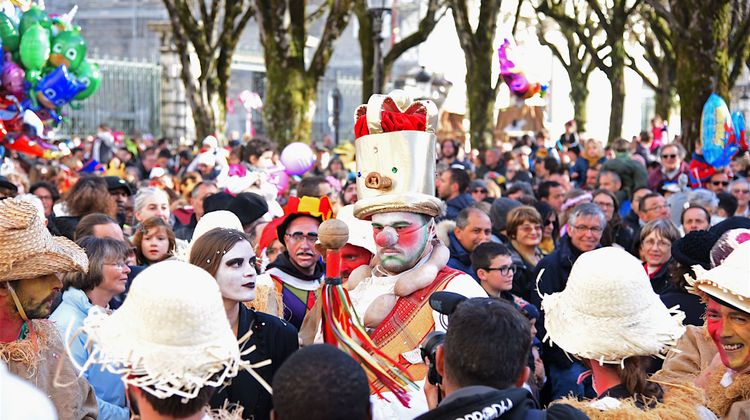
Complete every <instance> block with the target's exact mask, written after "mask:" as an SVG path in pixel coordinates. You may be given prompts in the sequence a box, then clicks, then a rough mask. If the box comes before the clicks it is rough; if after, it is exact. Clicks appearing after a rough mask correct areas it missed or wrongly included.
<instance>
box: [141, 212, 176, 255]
mask: <svg viewBox="0 0 750 420" xmlns="http://www.w3.org/2000/svg"><path fill="white" fill-rule="evenodd" d="M133 244H134V245H135V249H136V256H137V257H138V263H139V264H140V265H146V266H148V265H151V264H155V263H158V262H159V261H164V260H166V259H167V258H171V257H172V256H174V252H175V246H176V245H175V236H174V232H173V231H172V227H171V226H169V224H168V223H167V222H165V221H164V219H162V218H161V217H158V216H155V217H151V218H149V219H146V220H145V221H143V223H141V224H140V225H138V227H137V228H136V231H135V236H133Z"/></svg>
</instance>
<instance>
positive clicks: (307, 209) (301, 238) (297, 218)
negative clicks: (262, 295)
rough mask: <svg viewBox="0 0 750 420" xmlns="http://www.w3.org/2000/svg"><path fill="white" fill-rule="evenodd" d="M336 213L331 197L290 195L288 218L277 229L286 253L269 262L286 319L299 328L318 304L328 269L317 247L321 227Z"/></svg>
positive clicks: (285, 212)
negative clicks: (321, 286) (317, 295)
mask: <svg viewBox="0 0 750 420" xmlns="http://www.w3.org/2000/svg"><path fill="white" fill-rule="evenodd" d="M332 215H333V207H332V206H331V201H330V200H329V199H328V197H323V198H315V197H307V196H305V197H302V198H297V197H290V198H289V203H287V205H286V207H285V208H284V220H283V221H282V222H281V223H279V225H278V227H277V228H276V233H277V235H278V238H279V241H280V242H281V244H282V245H284V246H285V247H286V251H284V253H282V254H279V255H278V256H277V257H276V260H275V261H273V262H272V263H271V264H269V265H268V271H267V272H268V274H270V275H271V278H272V279H273V281H274V285H275V286H276V291H277V293H280V294H281V297H282V301H283V303H284V320H286V321H288V322H289V323H291V324H292V325H294V326H295V327H296V328H297V329H298V330H299V329H300V326H301V325H302V321H303V320H304V319H305V316H306V315H307V312H308V311H309V310H310V309H312V307H313V305H314V304H315V291H316V290H318V287H319V286H320V283H321V281H322V280H323V276H324V274H325V268H324V266H323V263H322V262H321V260H320V253H319V252H318V251H317V250H316V249H315V242H317V240H318V226H319V225H320V224H321V223H323V222H324V221H326V220H328V219H329V218H331V217H332Z"/></svg>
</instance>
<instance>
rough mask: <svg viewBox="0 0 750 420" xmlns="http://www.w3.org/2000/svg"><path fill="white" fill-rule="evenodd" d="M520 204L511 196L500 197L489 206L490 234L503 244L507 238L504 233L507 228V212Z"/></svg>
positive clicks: (506, 241)
mask: <svg viewBox="0 0 750 420" xmlns="http://www.w3.org/2000/svg"><path fill="white" fill-rule="evenodd" d="M518 206H521V202H520V201H517V200H513V199H512V198H507V197H500V198H498V199H496V200H495V201H493V202H492V207H490V220H491V221H492V234H493V235H494V236H495V237H496V238H498V240H499V241H500V242H502V243H504V244H507V243H508V241H509V239H508V236H507V235H506V233H507V232H506V230H507V229H508V213H510V211H511V210H513V209H514V208H516V207H518Z"/></svg>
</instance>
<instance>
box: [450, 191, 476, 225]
mask: <svg viewBox="0 0 750 420" xmlns="http://www.w3.org/2000/svg"><path fill="white" fill-rule="evenodd" d="M473 204H474V198H472V197H471V194H469V193H463V194H461V195H459V196H458V197H456V198H452V199H450V200H448V201H446V202H445V216H444V217H442V219H443V220H445V219H448V220H456V218H457V217H458V213H460V212H461V210H463V209H465V208H467V207H469V206H471V205H473Z"/></svg>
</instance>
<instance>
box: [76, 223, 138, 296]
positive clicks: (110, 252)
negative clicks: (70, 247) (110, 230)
mask: <svg viewBox="0 0 750 420" xmlns="http://www.w3.org/2000/svg"><path fill="white" fill-rule="evenodd" d="M77 243H78V245H79V246H80V247H81V248H83V249H84V251H86V256H87V257H88V259H89V267H88V271H87V272H85V273H73V274H68V275H66V277H65V283H66V285H69V286H73V287H75V288H76V289H80V290H83V291H88V290H92V289H94V288H95V287H96V286H99V285H100V284H101V283H102V277H103V274H102V270H103V267H104V265H105V264H111V263H119V262H122V261H124V260H125V259H126V258H127V256H128V252H129V251H130V249H129V248H128V246H127V245H126V244H125V242H123V241H118V240H117V239H112V238H96V237H93V236H84V237H83V238H81V239H80V240H79V241H78V242H77Z"/></svg>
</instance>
